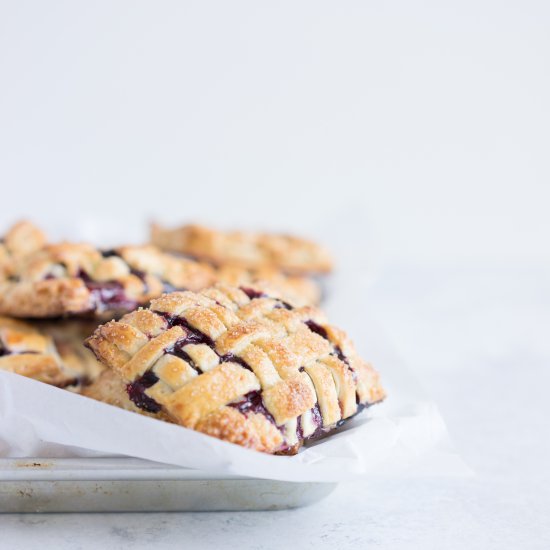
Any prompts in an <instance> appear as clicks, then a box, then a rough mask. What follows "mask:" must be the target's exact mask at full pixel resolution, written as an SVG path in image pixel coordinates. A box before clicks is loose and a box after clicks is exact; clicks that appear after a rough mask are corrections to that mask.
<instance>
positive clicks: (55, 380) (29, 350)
mask: <svg viewBox="0 0 550 550" xmlns="http://www.w3.org/2000/svg"><path fill="white" fill-rule="evenodd" d="M68 353H69V350H64V351H63V353H62V352H61V350H60V349H59V347H58V346H57V345H56V342H55V341H54V339H53V338H52V336H50V335H48V334H46V333H45V332H44V331H41V330H39V329H38V328H37V327H35V326H33V325H30V324H28V323H24V322H22V321H19V320H15V319H10V318H8V317H0V370H4V371H8V372H13V373H15V374H20V375H22V376H27V377H29V378H34V379H35V380H38V381H40V382H45V383H47V384H52V385H54V386H58V387H68V386H77V385H78V384H80V382H81V380H82V378H83V376H84V375H85V372H84V371H85V366H84V365H81V364H78V365H76V364H75V363H73V364H72V365H69V364H68V363H69V362H67V361H66V360H65V359H66V355H67V354H68ZM89 361H90V362H93V363H95V359H93V358H92V357H90V359H89ZM75 366H77V368H74V367H75Z"/></svg>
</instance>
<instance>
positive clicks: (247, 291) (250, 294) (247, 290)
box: [240, 286, 269, 300]
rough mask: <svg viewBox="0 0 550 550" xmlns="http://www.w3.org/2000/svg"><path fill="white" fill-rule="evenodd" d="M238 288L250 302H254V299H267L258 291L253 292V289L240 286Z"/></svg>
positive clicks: (266, 296) (265, 295)
mask: <svg viewBox="0 0 550 550" xmlns="http://www.w3.org/2000/svg"><path fill="white" fill-rule="evenodd" d="M240 288H241V290H242V291H243V292H244V293H245V294H246V295H247V296H248V297H249V298H250V299H251V300H254V298H269V296H268V295H267V294H265V293H264V292H261V291H259V290H254V289H253V288H248V287H245V286H241V287H240Z"/></svg>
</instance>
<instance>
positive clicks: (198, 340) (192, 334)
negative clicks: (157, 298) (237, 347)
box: [155, 311, 214, 349]
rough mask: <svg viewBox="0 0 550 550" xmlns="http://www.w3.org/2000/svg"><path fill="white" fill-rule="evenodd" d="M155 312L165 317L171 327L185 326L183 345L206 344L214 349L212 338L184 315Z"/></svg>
mask: <svg viewBox="0 0 550 550" xmlns="http://www.w3.org/2000/svg"><path fill="white" fill-rule="evenodd" d="M155 313H157V314H158V315H160V316H161V317H164V318H165V319H166V322H167V323H168V326H169V327H170V328H172V327H183V328H184V329H185V330H186V331H187V335H186V336H185V343H183V344H182V347H183V346H186V345H187V344H206V345H207V346H210V347H211V348H212V349H214V342H213V341H212V339H211V338H210V337H209V336H207V335H206V334H204V333H203V332H201V331H200V330H197V329H196V328H194V327H192V326H191V325H190V324H189V323H188V322H187V321H186V320H185V319H184V318H183V317H178V316H177V315H170V314H169V313H162V312H159V311H156V312H155Z"/></svg>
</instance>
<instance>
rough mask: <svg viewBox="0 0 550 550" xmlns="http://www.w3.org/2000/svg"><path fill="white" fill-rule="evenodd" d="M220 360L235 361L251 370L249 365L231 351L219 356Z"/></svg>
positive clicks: (224, 361) (225, 361)
mask: <svg viewBox="0 0 550 550" xmlns="http://www.w3.org/2000/svg"><path fill="white" fill-rule="evenodd" d="M220 361H221V362H222V363H237V364H239V365H241V367H244V368H245V369H247V370H249V371H252V369H251V368H250V365H249V364H248V363H247V362H246V361H245V360H244V359H241V358H240V357H237V356H236V355H233V354H232V353H228V354H227V355H222V356H220Z"/></svg>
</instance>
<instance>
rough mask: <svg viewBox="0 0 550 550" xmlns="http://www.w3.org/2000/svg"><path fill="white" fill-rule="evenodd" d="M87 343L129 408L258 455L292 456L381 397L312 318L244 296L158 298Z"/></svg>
mask: <svg viewBox="0 0 550 550" xmlns="http://www.w3.org/2000/svg"><path fill="white" fill-rule="evenodd" d="M86 343H87V345H88V346H89V347H90V348H91V349H92V350H93V351H94V353H95V354H96V356H97V358H98V359H99V360H100V361H101V362H103V363H104V364H105V365H107V366H108V367H110V368H111V369H112V370H113V371H114V372H115V373H116V374H117V375H118V376H119V377H120V378H121V379H122V380H123V381H124V383H125V384H126V385H127V386H126V387H127V392H128V396H129V398H130V400H131V401H132V402H133V403H134V405H135V406H137V407H139V408H140V409H142V410H144V411H147V412H149V413H151V414H153V415H154V414H159V413H163V414H166V415H167V416H168V417H169V418H171V419H172V420H173V421H174V422H176V423H178V424H180V425H182V426H185V427H187V428H192V429H194V430H197V431H200V432H203V433H205V434H208V435H211V436H214V437H218V438H220V439H223V440H226V441H230V442H232V443H237V444H239V445H243V446H245V447H249V448H251V449H256V450H258V451H264V452H267V453H294V452H297V450H298V448H299V447H300V445H301V444H302V442H303V441H304V440H307V439H309V438H312V437H317V436H319V435H321V434H323V433H325V432H328V431H330V430H332V429H333V428H335V427H336V426H339V425H340V424H342V423H343V421H344V420H345V419H348V418H350V417H352V416H354V415H355V414H357V413H358V412H360V411H361V410H362V409H363V408H365V407H367V406H369V405H372V404H373V403H376V402H378V401H381V400H382V399H383V397H384V391H383V389H382V387H381V385H380V382H379V379H378V374H377V373H376V371H375V370H374V369H373V368H372V366H371V365H369V364H368V363H366V362H365V361H363V360H362V359H361V358H360V357H359V356H358V355H357V353H356V351H355V348H354V346H353V345H352V343H351V342H350V340H349V339H348V338H347V337H346V335H345V333H344V332H342V331H341V330H339V329H337V328H336V327H333V326H331V325H329V324H327V323H326V320H325V318H324V316H323V314H322V313H321V312H320V311H319V310H317V309H315V308H312V307H301V308H293V307H292V306H291V305H289V304H288V303H286V302H283V301H281V300H279V299H274V298H271V297H269V296H267V295H265V294H262V293H258V292H256V291H253V290H251V289H247V288H237V287H233V286H228V285H221V284H218V285H216V286H214V287H211V288H208V289H206V290H203V291H201V292H199V293H194V292H174V293H171V294H166V295H164V296H162V297H161V298H158V299H156V300H153V301H152V303H151V306H150V308H149V309H140V310H137V311H134V312H132V313H129V314H127V315H125V316H124V317H123V318H122V319H121V320H120V321H112V322H110V323H107V324H105V325H102V326H100V327H98V328H97V330H96V331H95V333H94V334H93V335H92V336H91V337H90V338H89V339H88V340H87V342H86Z"/></svg>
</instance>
